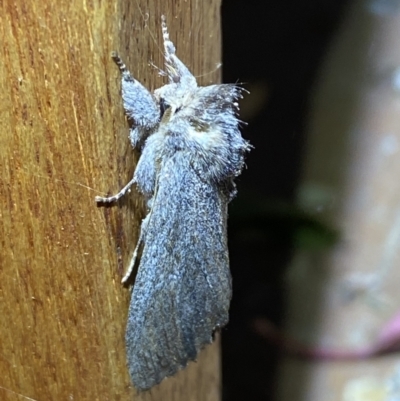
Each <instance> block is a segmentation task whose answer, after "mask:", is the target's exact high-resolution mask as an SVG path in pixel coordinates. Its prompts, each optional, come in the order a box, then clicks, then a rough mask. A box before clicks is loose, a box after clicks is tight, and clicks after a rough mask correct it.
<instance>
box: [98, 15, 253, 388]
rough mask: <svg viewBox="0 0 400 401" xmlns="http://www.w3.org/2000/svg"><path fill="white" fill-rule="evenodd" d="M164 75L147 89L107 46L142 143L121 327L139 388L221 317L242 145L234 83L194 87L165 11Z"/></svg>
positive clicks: (170, 367)
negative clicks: (143, 206)
mask: <svg viewBox="0 0 400 401" xmlns="http://www.w3.org/2000/svg"><path fill="white" fill-rule="evenodd" d="M162 32H163V40H164V49H165V67H166V75H167V76H168V78H169V83H168V84H166V85H164V86H162V87H161V88H159V89H157V90H155V91H154V93H150V92H149V91H148V90H147V89H146V88H145V87H144V86H143V85H141V84H140V83H139V82H138V81H137V80H136V79H135V78H134V77H133V76H132V75H131V74H130V73H129V71H128V70H127V69H126V67H125V65H124V64H123V62H122V61H121V59H120V58H119V57H118V55H117V54H113V56H112V57H113V59H114V61H115V62H116V63H117V65H118V67H119V69H120V70H121V73H122V98H123V104H124V108H125V111H126V114H127V116H128V117H129V118H130V119H132V120H133V121H134V126H133V128H132V129H131V131H130V140H131V142H132V145H133V146H134V147H137V148H139V149H140V150H141V156H140V159H139V162H138V164H137V167H136V170H135V172H134V176H133V179H132V180H131V181H130V182H129V183H128V185H126V186H125V187H124V188H123V189H122V190H121V191H120V192H119V193H118V194H117V195H115V196H113V197H110V198H100V197H96V201H97V202H114V201H116V200H118V199H119V198H120V197H121V196H123V195H124V194H125V193H126V192H128V190H129V188H130V187H131V185H133V184H136V185H137V187H138V189H139V191H140V192H141V193H142V194H143V195H144V197H145V198H146V200H147V207H148V213H147V216H146V217H145V219H144V220H143V222H142V225H141V232H140V237H139V242H138V245H137V247H136V250H135V252H134V254H133V257H132V259H131V262H130V264H129V267H128V270H127V273H126V275H125V276H124V278H123V282H125V281H126V280H127V279H128V278H129V276H130V275H131V273H132V270H133V268H134V265H135V261H136V255H137V252H138V249H139V248H142V257H141V260H140V263H139V267H138V273H137V276H136V280H135V284H134V288H133V292H132V298H131V303H130V307H129V314H128V323H127V328H126V337H125V338H126V352H127V360H128V368H129V373H130V376H131V379H132V382H133V384H134V385H135V387H136V388H138V389H139V390H147V389H150V388H151V387H153V386H154V385H156V384H158V383H160V382H161V380H163V379H164V378H165V377H167V376H172V375H174V374H175V373H176V372H177V371H178V370H179V369H181V368H183V367H185V366H186V365H187V363H188V361H191V360H194V359H195V358H196V355H197V354H198V352H199V351H200V349H201V348H203V347H204V346H205V345H206V344H208V343H211V342H212V334H213V332H214V331H215V330H217V329H218V328H220V327H222V326H224V325H225V324H226V323H227V322H228V310H229V304H230V299H231V276H230V271H229V258H228V249H227V232H226V229H227V226H226V224H227V206H228V202H229V201H230V200H231V199H232V198H233V197H234V196H235V194H236V189H235V184H234V182H233V181H234V179H235V177H237V176H238V175H239V174H240V173H241V171H242V168H243V165H244V155H245V153H246V152H247V151H248V150H249V148H250V145H249V144H248V142H247V141H245V140H244V139H243V138H242V136H241V134H240V132H239V129H238V123H239V121H238V119H237V117H236V109H237V107H238V106H237V103H236V100H237V99H238V98H239V97H241V89H240V88H239V87H237V86H236V85H210V86H205V87H200V86H198V85H197V82H196V79H195V77H194V76H193V75H192V74H191V73H190V71H189V70H188V68H187V67H186V66H185V65H184V64H183V63H182V62H181V61H180V60H179V59H178V57H177V56H176V55H175V47H174V45H173V43H172V42H171V41H170V39H169V35H168V31H167V27H166V24H165V20H164V18H162Z"/></svg>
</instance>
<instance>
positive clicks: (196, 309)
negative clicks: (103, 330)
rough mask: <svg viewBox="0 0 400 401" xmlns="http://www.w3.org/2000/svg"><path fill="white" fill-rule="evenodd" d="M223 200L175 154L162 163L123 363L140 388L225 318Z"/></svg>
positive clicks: (170, 369)
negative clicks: (125, 356)
mask: <svg viewBox="0 0 400 401" xmlns="http://www.w3.org/2000/svg"><path fill="white" fill-rule="evenodd" d="M227 202H228V200H227V196H226V195H225V194H224V192H223V191H222V190H220V189H219V188H218V187H217V186H216V185H211V184H210V183H209V182H204V181H203V180H202V178H201V177H200V176H199V175H198V174H197V173H196V172H195V171H194V170H193V168H191V166H190V163H189V162H188V160H187V159H186V158H185V157H183V155H181V154H180V152H177V154H176V155H174V156H173V157H172V158H171V159H170V160H169V161H167V162H166V164H165V165H164V166H163V167H162V169H161V171H160V175H159V182H158V188H157V191H156V195H155V198H154V200H153V204H152V210H151V214H150V216H149V220H148V223H147V225H146V230H145V236H144V248H143V254H142V258H141V261H140V265H139V270H138V274H137V277H136V281H135V285H134V289H133V293H132V299H131V304H130V308H129V315H128V324H127V331H126V347H127V357H128V367H129V371H130V375H131V378H132V381H133V383H134V384H135V386H136V387H137V388H138V389H140V390H145V389H148V388H151V387H152V386H154V385H156V384H158V383H159V382H160V381H161V380H162V379H164V378H165V377H167V376H171V375H173V374H175V373H176V372H177V371H178V370H179V369H181V368H183V367H184V366H186V364H187V363H188V361H190V360H194V359H195V358H196V355H197V353H198V352H199V350H200V349H201V348H202V347H204V346H205V345H206V344H208V343H211V342H212V333H213V331H214V330H215V329H216V328H218V327H222V326H224V325H225V324H226V323H227V321H228V309H229V303H230V299H231V277H230V271H229V259H228V251H227V243H226V219H227Z"/></svg>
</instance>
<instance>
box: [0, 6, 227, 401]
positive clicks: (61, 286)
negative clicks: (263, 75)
mask: <svg viewBox="0 0 400 401" xmlns="http://www.w3.org/2000/svg"><path fill="white" fill-rule="evenodd" d="M219 7H220V1H219V0H206V1H204V0H198V1H195V0H193V1H187V0H181V1H179V0H176V1H173V0H168V1H165V0H162V1H161V0H158V1H157V0H153V1H150V0H148V1H147V2H146V1H139V0H132V1H123V0H120V1H117V2H115V1H104V2H100V1H96V0H95V1H88V2H86V1H83V2H82V1H75V0H72V1H71V0H68V1H67V0H61V1H57V2H48V1H34V2H31V1H28V2H26V1H23V0H13V1H11V0H5V1H3V2H1V4H0V13H1V23H0V42H1V43H2V46H1V51H2V54H1V62H0V90H1V95H0V127H1V135H0V167H1V172H2V174H1V180H0V200H1V209H0V211H1V221H0V239H1V249H0V316H1V320H0V399H1V400H5V401H10V400H23V399H34V400H37V401H47V400H49V401H50V400H51V401H54V400H57V401H64V400H71V401H72V400H76V401H78V400H79V401H82V400H90V401H94V400H99V401H102V400H113V401H114V400H122V401H123V400H134V399H135V400H139V399H140V400H178V401H179V400H185V401H189V400H218V399H219V386H220V383H219V381H220V376H219V375H220V373H219V356H218V346H217V345H213V346H211V347H208V348H207V349H206V350H205V351H203V353H202V354H201V356H200V358H199V361H198V363H196V364H194V363H193V364H191V365H190V366H189V368H187V369H186V370H184V371H182V372H180V373H179V374H178V375H177V376H176V377H175V378H172V379H168V380H166V381H164V382H163V383H162V384H161V385H160V386H158V387H157V388H156V389H154V390H152V391H151V392H148V393H144V394H141V395H137V394H136V391H135V390H134V389H133V388H132V386H131V384H130V381H129V378H128V373H127V369H126V365H125V349H124V331H125V320H126V316H127V309H128V304H129V298H130V293H129V290H128V289H127V288H124V287H123V286H121V284H120V280H121V276H122V273H123V270H124V268H125V267H126V265H127V262H128V260H129V258H130V255H131V252H132V251H133V249H134V247H135V243H136V239H137V233H138V224H139V222H140V219H141V217H142V216H143V214H142V213H143V210H142V202H141V200H140V198H139V197H138V195H137V193H136V192H135V191H134V190H133V191H132V193H131V195H130V196H128V197H127V199H125V200H123V201H122V202H120V203H119V204H118V205H116V206H113V207H97V206H96V204H95V202H94V197H95V195H105V194H106V193H115V192H117V191H118V190H119V189H120V188H121V187H122V186H123V185H124V184H125V183H127V181H128V180H129V179H130V178H131V176H132V172H133V170H134V162H135V157H136V156H135V153H134V152H133V151H132V150H131V147H130V144H129V141H128V125H127V122H126V120H125V117H124V114H123V108H122V102H121V97H120V74H119V71H118V69H117V68H116V66H115V65H114V64H113V62H112V60H111V58H110V52H111V51H112V50H117V51H119V53H120V55H121V57H123V59H124V60H125V61H126V63H127V65H128V66H129V68H130V69H131V71H132V72H133V73H134V74H135V76H136V77H137V78H138V79H140V80H141V81H142V82H143V83H144V84H145V85H147V86H148V87H151V88H154V87H158V86H161V85H162V82H163V80H162V78H159V77H158V75H157V71H156V70H155V69H153V68H151V67H149V65H148V62H149V61H153V62H154V63H155V64H156V65H158V66H160V67H163V62H162V52H161V49H162V41H161V32H160V16H161V14H165V15H166V17H167V22H168V26H169V28H170V32H171V38H172V40H173V41H174V42H175V44H176V45H177V49H178V55H179V56H180V57H181V58H182V59H183V61H184V62H185V63H187V65H188V66H189V67H190V68H191V70H192V71H193V72H194V74H196V75H203V76H202V77H200V78H199V81H200V82H201V83H202V84H208V83H210V82H216V81H218V79H219V74H220V72H219V71H218V70H216V68H215V67H216V64H217V63H218V62H219V61H220V19H219Z"/></svg>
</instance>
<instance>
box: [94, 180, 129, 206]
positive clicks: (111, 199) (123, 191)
mask: <svg viewBox="0 0 400 401" xmlns="http://www.w3.org/2000/svg"><path fill="white" fill-rule="evenodd" d="M135 182H136V181H135V177H133V178H132V179H131V180H130V181H129V182H128V184H126V185H125V186H124V187H123V188H122V189H121V191H119V192H118V193H117V194H116V195H114V196H110V197H107V198H103V197H101V196H96V197H95V201H96V202H99V203H112V202H116V201H117V200H118V199H120V198H122V197H123V196H124V195H125V194H126V193H127V192H128V191H129V189H130V188H131V186H132V185H133V184H134V183H135Z"/></svg>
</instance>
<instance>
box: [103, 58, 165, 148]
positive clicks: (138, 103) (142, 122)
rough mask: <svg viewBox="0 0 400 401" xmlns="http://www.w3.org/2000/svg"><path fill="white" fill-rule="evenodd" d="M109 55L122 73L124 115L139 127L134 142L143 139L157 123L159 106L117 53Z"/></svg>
mask: <svg viewBox="0 0 400 401" xmlns="http://www.w3.org/2000/svg"><path fill="white" fill-rule="evenodd" d="M111 57H112V59H113V60H114V61H115V64H117V66H118V68H119V70H120V71H121V74H122V99H123V102H124V108H125V112H126V115H127V116H128V118H130V119H132V120H134V122H135V126H136V127H140V128H141V130H139V132H137V133H136V135H137V138H135V142H136V143H137V142H139V141H140V140H142V139H144V138H141V136H142V135H148V133H149V131H151V130H152V129H153V128H154V127H155V126H156V125H157V124H158V122H159V120H160V108H159V106H158V104H157V102H156V100H155V98H154V97H153V95H152V94H151V92H149V91H148V90H147V89H146V88H145V87H144V86H143V85H142V84H141V83H140V82H139V81H138V80H136V79H135V78H134V77H133V76H132V75H131V73H130V72H129V70H128V69H127V68H126V65H125V64H124V63H123V61H122V59H121V58H120V57H119V56H118V54H117V53H116V52H112V53H111ZM140 131H142V132H140Z"/></svg>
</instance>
